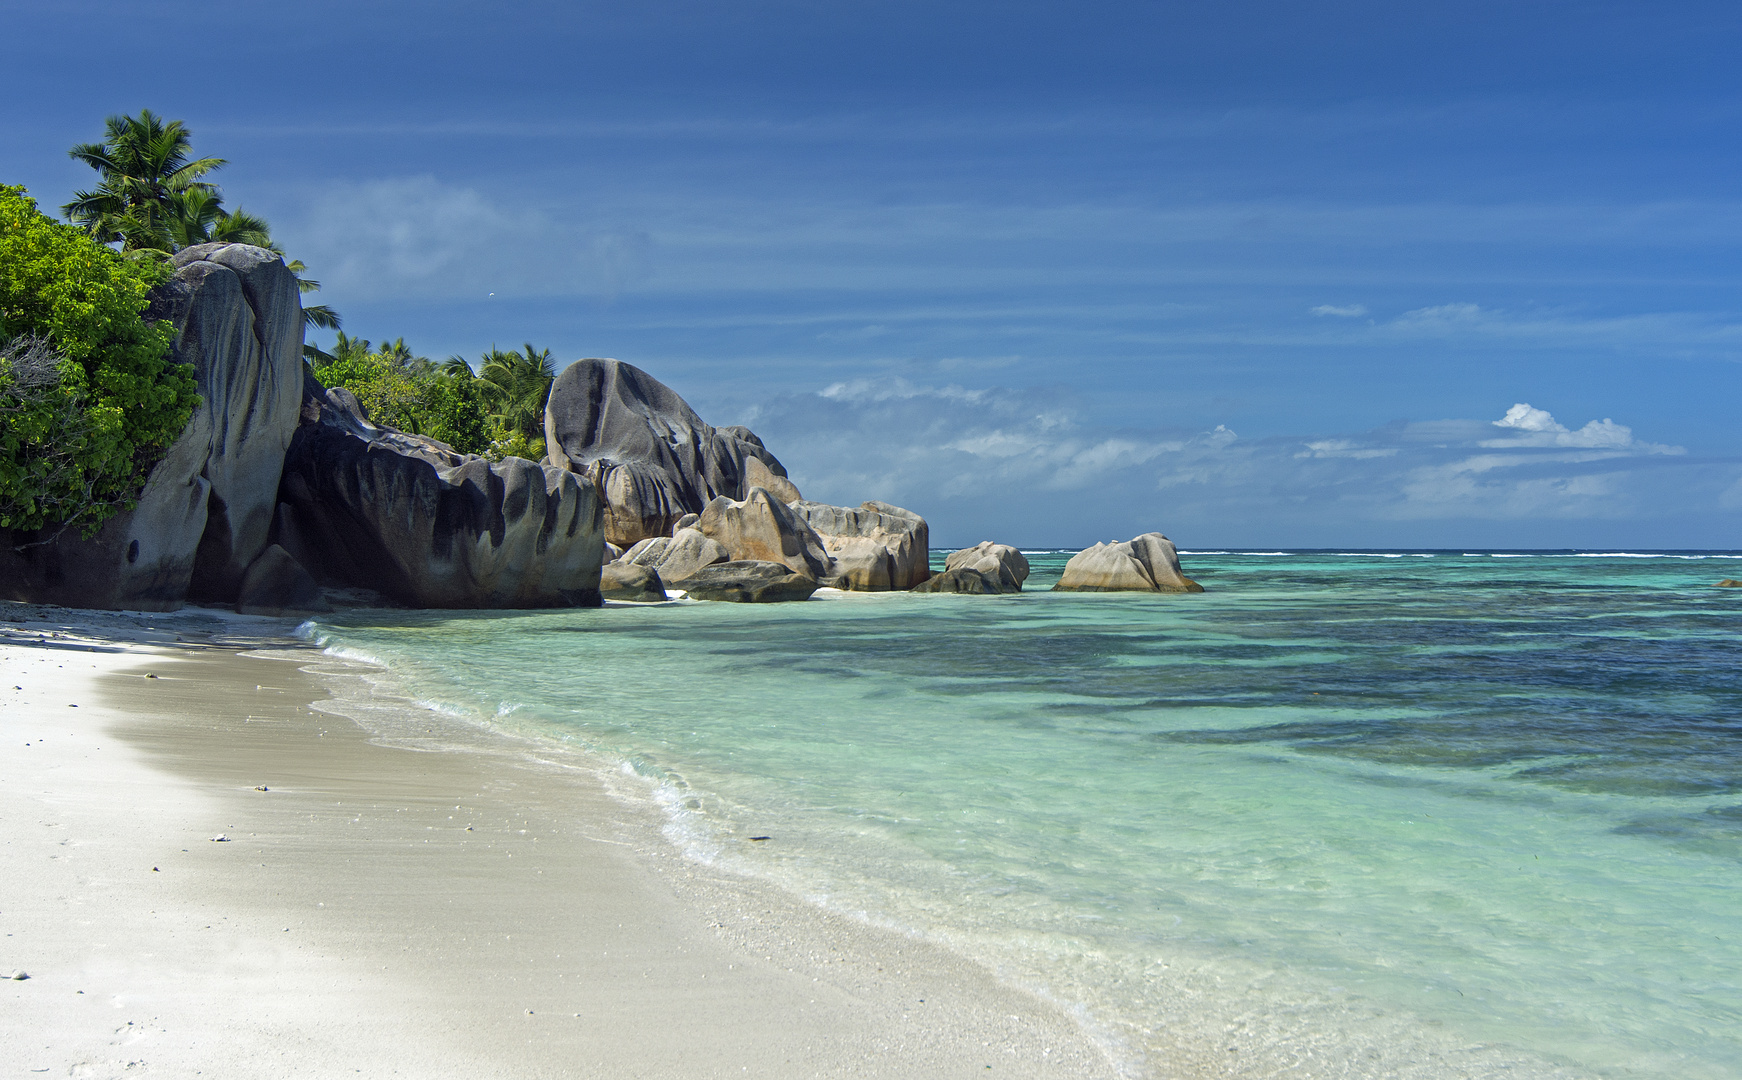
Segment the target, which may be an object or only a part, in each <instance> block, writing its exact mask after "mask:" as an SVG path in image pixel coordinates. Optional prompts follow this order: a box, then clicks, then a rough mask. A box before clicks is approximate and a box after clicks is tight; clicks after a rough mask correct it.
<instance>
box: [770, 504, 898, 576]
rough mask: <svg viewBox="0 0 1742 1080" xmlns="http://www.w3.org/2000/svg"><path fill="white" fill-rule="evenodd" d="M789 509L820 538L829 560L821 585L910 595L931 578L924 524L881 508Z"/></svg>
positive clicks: (890, 508)
mask: <svg viewBox="0 0 1742 1080" xmlns="http://www.w3.org/2000/svg"><path fill="white" fill-rule="evenodd" d="M792 509H793V510H794V511H795V512H797V514H798V516H799V517H801V518H803V519H804V521H805V524H807V525H809V526H810V527H811V529H812V530H814V531H815V532H816V534H817V535H818V536H819V537H821V538H822V541H823V550H824V551H826V552H827V553H828V555H829V557H830V558H831V559H833V560H834V563H835V565H834V569H833V571H832V572H831V574H830V577H829V580H828V581H827V584H829V585H833V586H834V587H835V588H837V589H852V590H855V591H859V592H888V591H892V590H893V591H901V590H905V589H911V588H913V587H914V586H915V585H918V584H919V583H920V582H922V581H924V580H925V579H926V578H928V577H930V576H931V569H930V566H929V563H928V558H929V551H928V549H927V547H926V545H927V544H928V543H930V536H931V529H930V526H928V525H927V524H926V521H925V518H922V517H920V516H919V515H918V514H916V513H914V512H913V511H911V510H904V509H902V508H901V507H899V506H895V505H893V504H890V503H886V502H875V501H873V502H866V503H861V504H859V505H858V506H857V507H848V506H830V505H829V504H827V503H819V502H795V503H793V504H792Z"/></svg>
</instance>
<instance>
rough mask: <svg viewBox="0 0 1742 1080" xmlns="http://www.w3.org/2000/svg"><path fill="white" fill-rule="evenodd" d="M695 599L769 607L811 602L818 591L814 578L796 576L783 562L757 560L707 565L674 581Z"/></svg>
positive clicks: (672, 584)
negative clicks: (788, 602) (773, 604)
mask: <svg viewBox="0 0 1742 1080" xmlns="http://www.w3.org/2000/svg"><path fill="white" fill-rule="evenodd" d="M671 587H672V588H674V589H682V590H683V591H684V592H685V593H687V594H689V596H690V598H691V599H694V600H721V601H728V602H733V603H740V604H770V603H779V602H781V601H787V600H809V599H810V596H811V593H814V592H816V591H817V583H816V580H815V579H814V578H809V577H806V576H805V575H803V574H797V573H794V572H793V571H792V570H791V569H790V568H789V567H787V566H786V565H785V564H784V563H776V562H760V561H754V560H747V561H737V562H723V563H715V564H714V565H713V566H704V567H702V568H701V569H700V570H698V571H696V572H695V573H694V574H693V575H691V576H690V577H687V578H685V579H683V580H682V581H673V582H671Z"/></svg>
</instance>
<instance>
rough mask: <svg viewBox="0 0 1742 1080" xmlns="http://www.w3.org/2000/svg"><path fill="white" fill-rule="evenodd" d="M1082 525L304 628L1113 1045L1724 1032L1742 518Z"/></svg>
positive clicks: (1730, 947) (1498, 1061) (1656, 1050)
mask: <svg viewBox="0 0 1742 1080" xmlns="http://www.w3.org/2000/svg"><path fill="white" fill-rule="evenodd" d="M943 554H944V553H943V552H935V553H934V565H941V558H942V555H943ZM1069 554H1070V553H1069V552H1058V551H1049V550H1044V549H1041V550H1036V549H1030V550H1029V552H1028V555H1029V559H1030V562H1031V563H1032V564H1033V565H1034V567H1035V573H1034V576H1033V577H1031V578H1030V579H1029V582H1028V589H1027V591H1026V592H1024V593H1023V594H1021V595H1019V596H1003V597H980V596H919V595H910V594H834V595H831V596H828V598H825V599H818V600H813V601H810V602H806V603H794V604H768V605H738V604H704V603H695V602H679V603H672V604H665V605H633V606H632V605H611V606H607V607H606V608H604V609H597V610H564V611H549V612H479V613H470V612H452V611H448V612H410V611H383V610H353V611H348V612H341V613H338V614H335V615H332V616H326V617H323V618H322V619H320V620H319V621H317V622H315V623H311V624H308V625H307V627H306V628H305V632H306V633H308V634H309V635H310V636H311V637H312V638H313V639H314V640H316V641H317V642H319V643H320V644H322V645H323V646H325V647H326V648H328V649H329V650H332V651H333V652H335V653H337V654H339V655H344V656H348V657H353V658H360V659H364V660H367V661H369V662H372V663H374V664H376V665H379V666H378V668H376V669H375V671H374V674H373V675H372V679H373V680H374V683H375V684H376V687H377V690H378V692H379V693H380V694H382V695H383V696H384V697H385V696H393V697H399V698H407V697H408V698H411V699H415V700H417V701H419V702H422V703H424V704H425V705H427V706H429V707H430V708H434V709H436V710H438V711H440V712H442V713H445V714H448V715H449V716H450V717H453V718H455V719H456V720H457V721H464V722H468V723H475V724H483V725H487V726H491V727H494V728H498V729H502V730H507V731H511V732H514V733H516V734H519V735H522V736H526V737H527V738H529V739H531V740H533V742H534V743H535V744H543V745H550V746H555V745H557V744H560V745H562V746H563V747H566V748H568V749H570V750H571V751H573V752H575V753H577V754H579V755H581V756H583V757H585V758H586V759H587V760H590V761H594V762H598V763H600V764H601V766H602V767H603V768H604V769H605V770H606V771H607V772H608V773H609V774H610V775H612V776H614V777H616V778H617V780H616V785H615V786H616V788H617V790H618V793H619V794H620V795H621V796H622V797H624V798H632V799H640V800H652V801H654V802H656V803H657V804H658V805H659V806H660V807H662V808H663V810H664V812H665V814H666V820H667V821H668V822H669V825H668V829H667V833H668V836H669V837H670V838H671V839H672V841H673V842H674V843H676V844H677V845H679V846H680V847H682V848H683V849H684V851H685V852H686V853H687V854H689V855H690V856H691V857H693V858H696V859H699V860H703V861H706V862H710V863H713V864H716V865H719V866H722V867H725V868H729V869H732V870H735V871H739V872H743V873H747V874H752V875H756V876H758V877H762V878H765V879H768V880H772V881H775V882H778V883H779V884H781V885H783V886H785V887H787V888H789V889H791V890H792V891H794V892H796V893H797V894H799V895H802V896H804V897H806V898H809V899H811V900H813V901H814V902H816V903H819V904H823V905H825V906H828V907H830V908H833V909H835V910H838V911H843V912H848V913H851V914H853V915H856V916H859V917H862V918H865V919H867V920H870V921H872V922H874V923H877V924H881V925H885V926H889V927H893V928H896V929H899V930H902V931H904V932H907V933H911V934H915V935H919V936H923V937H925V938H928V939H930V940H934V941H937V942H940V943H943V944H945V945H947V946H949V947H952V948H955V949H958V950H960V951H961V952H964V953H966V954H968V955H970V956H973V957H975V958H976V959H979V960H980V961H982V962H983V963H985V964H987V965H988V966H990V967H991V968H993V970H995V971H996V972H998V973H999V974H1000V975H1001V976H1002V977H1004V978H1006V979H1007V980H1009V981H1011V982H1013V983H1016V984H1018V985H1022V986H1025V987H1028V988H1030V989H1032V990H1034V991H1035V992H1037V993H1040V994H1043V995H1045V996H1046V997H1048V998H1049V999H1051V1000H1053V1001H1055V1002H1057V1003H1059V1004H1060V1005H1062V1006H1064V1007H1066V1008H1067V1009H1069V1010H1071V1011H1072V1012H1073V1013H1074V1014H1075V1015H1076V1016H1077V1017H1078V1018H1079V1019H1080V1020H1081V1022H1082V1023H1083V1024H1084V1025H1085V1026H1086V1027H1087V1028H1088V1029H1089V1030H1090V1031H1091V1032H1093V1033H1094V1034H1095V1035H1096V1036H1097V1037H1099V1038H1100V1039H1101V1040H1102V1041H1103V1043H1104V1045H1106V1046H1107V1047H1108V1048H1109V1050H1110V1052H1111V1053H1113V1054H1114V1055H1115V1057H1116V1058H1117V1060H1119V1061H1120V1062H1121V1063H1122V1064H1123V1067H1124V1068H1125V1070H1126V1072H1127V1073H1128V1074H1129V1075H1131V1076H1148V1075H1174V1074H1176V1073H1177V1074H1183V1075H1197V1074H1203V1075H1222V1076H1231V1077H1244V1076H1253V1077H1256V1076H1278V1075H1287V1076H1303V1077H1304V1076H1313V1077H1319V1076H1325V1077H1329V1076H1403V1077H1422V1078H1437V1077H1463V1076H1474V1075H1492V1074H1497V1073H1504V1074H1505V1075H1508V1076H1517V1077H1550V1076H1553V1077H1573V1076H1591V1077H1616V1078H1640V1080H1647V1078H1649V1080H1672V1078H1674V1080H1719V1078H1730V1077H1735V1076H1737V1075H1742V934H1739V933H1737V929H1738V916H1739V914H1742V906H1739V905H1738V900H1737V897H1738V896H1739V895H1742V890H1739V886H1742V663H1739V662H1738V661H1739V660H1742V646H1739V645H1738V641H1739V640H1742V638H1739V631H1742V589H1722V588H1715V587H1714V583H1715V580H1716V579H1717V578H1719V577H1724V576H1726V575H1727V574H1728V573H1729V571H1727V570H1725V569H1724V568H1725V566H1726V565H1728V564H1730V561H1732V560H1737V559H1742V552H1734V551H1729V552H1690V551H1682V552H1637V551H1635V552H1580V551H1565V552H1525V551H1492V552H1466V551H1457V550H1453V551H1421V550H1418V551H1401V550H1400V551H1360V550H1354V549H1349V550H1342V551H1299V552H1288V551H1253V552H1240V551H1225V550H1218V551H1198V552H1193V551H1185V552H1182V553H1181V557H1182V560H1183V564H1184V569H1185V571H1186V573H1188V574H1189V575H1191V576H1192V577H1193V578H1195V579H1196V580H1198V581H1200V582H1202V583H1203V584H1204V586H1205V587H1206V589H1207V590H1208V591H1207V592H1205V593H1203V594H1201V595H1167V596H1156V595H1134V594H1064V593H1050V592H1048V591H1047V590H1048V589H1049V588H1050V586H1051V584H1052V583H1053V582H1055V581H1056V580H1057V579H1058V574H1059V572H1060V570H1061V569H1062V567H1063V565H1064V562H1065V561H1066V559H1067V558H1068V557H1069ZM1368 556H1376V557H1368ZM1409 556H1415V557H1413V558H1412V557H1409ZM425 715H426V716H427V715H428V714H427V713H426V714H425ZM420 730H422V729H421V728H420ZM756 838H765V839H756ZM1193 1070H1196V1072H1195V1073H1194V1072H1193Z"/></svg>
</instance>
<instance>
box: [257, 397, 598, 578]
mask: <svg viewBox="0 0 1742 1080" xmlns="http://www.w3.org/2000/svg"><path fill="white" fill-rule="evenodd" d="M311 384H312V385H311V386H310V387H309V393H308V397H307V399H306V402H305V413H304V414H305V420H304V423H303V424H302V426H300V427H299V428H297V430H296V435H295V437H294V438H293V439H292V440H291V445H290V453H289V454H288V455H287V457H286V458H285V466H284V481H283V484H282V485H281V486H280V497H281V501H282V502H283V503H285V504H286V506H287V508H288V510H287V512H286V513H284V514H282V515H281V518H285V519H288V522H289V528H281V530H280V532H281V534H284V533H294V534H295V536H296V540H295V544H296V545H297V546H295V547H291V546H290V545H289V544H287V545H286V546H287V547H289V548H290V553H291V554H292V555H293V556H295V557H296V559H297V561H299V562H301V563H302V564H303V566H304V567H306V568H307V569H308V570H309V572H310V573H312V574H313V575H314V576H315V578H316V579H317V580H319V581H321V582H322V583H323V584H328V585H342V586H349V587H360V588H367V589H374V590H376V591H378V592H381V593H385V594H386V595H388V596H391V597H393V598H394V599H396V600H399V601H400V602H402V603H406V604H411V605H414V606H417V607H435V608H509V607H562V606H597V605H598V603H599V600H600V596H599V567H600V563H601V561H602V558H603V555H604V549H605V540H604V536H603V535H602V533H601V529H600V502H599V496H598V491H597V490H596V489H595V488H594V487H593V485H592V483H591V482H590V481H588V480H587V479H586V478H585V477H582V476H578V475H576V474H574V473H572V472H569V471H567V470H565V469H559V468H556V467H554V466H548V465H546V466H540V465H535V464H534V463H532V462H530V461H525V460H522V459H520V458H508V459H507V460H505V461H501V462H498V463H495V464H492V463H491V462H490V461H488V460H486V459H484V458H481V457H473V456H470V455H461V454H456V453H454V451H453V449H452V448H451V447H448V446H446V445H445V444H442V443H439V442H436V441H435V440H433V439H425V438H422V437H420V436H415V435H407V434H405V433H403V432H397V431H393V430H392V429H390V428H381V427H377V426H375V425H373V424H371V423H369V421H368V418H367V417H366V416H364V415H363V414H362V411H361V410H360V409H357V408H355V407H354V406H355V401H354V399H352V398H351V397H350V395H348V394H345V393H343V392H341V391H338V390H333V391H329V392H327V393H325V394H323V393H321V392H320V386H319V384H318V383H312V380H311ZM279 542H280V543H284V540H282V539H281V540H280V541H279Z"/></svg>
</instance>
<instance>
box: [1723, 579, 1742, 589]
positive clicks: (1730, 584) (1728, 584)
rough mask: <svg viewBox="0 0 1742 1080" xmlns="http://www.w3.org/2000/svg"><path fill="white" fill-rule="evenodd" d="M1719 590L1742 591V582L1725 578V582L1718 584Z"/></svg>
mask: <svg viewBox="0 0 1742 1080" xmlns="http://www.w3.org/2000/svg"><path fill="white" fill-rule="evenodd" d="M1718 588H1720V589H1742V581H1737V580H1736V579H1735V578H1725V579H1724V580H1723V581H1720V582H1718Z"/></svg>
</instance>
